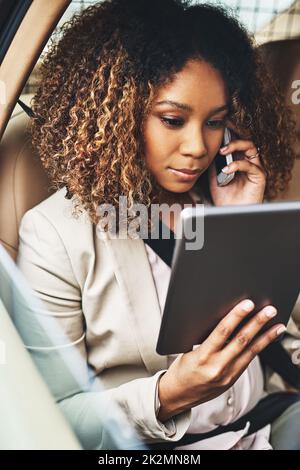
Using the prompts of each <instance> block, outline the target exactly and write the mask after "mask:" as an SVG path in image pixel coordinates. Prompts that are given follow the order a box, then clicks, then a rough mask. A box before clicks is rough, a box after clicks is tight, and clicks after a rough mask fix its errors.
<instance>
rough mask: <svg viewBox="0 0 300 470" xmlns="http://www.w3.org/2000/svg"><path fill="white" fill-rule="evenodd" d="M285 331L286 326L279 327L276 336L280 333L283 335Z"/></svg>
mask: <svg viewBox="0 0 300 470" xmlns="http://www.w3.org/2000/svg"><path fill="white" fill-rule="evenodd" d="M285 331H286V326H283V325H282V326H280V327H279V328H277V331H276V333H277V336H279V335H281V334H282V333H284V332H285Z"/></svg>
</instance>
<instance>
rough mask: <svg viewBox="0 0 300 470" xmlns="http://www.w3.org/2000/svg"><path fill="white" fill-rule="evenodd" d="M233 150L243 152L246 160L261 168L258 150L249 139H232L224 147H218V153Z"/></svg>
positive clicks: (223, 153)
mask: <svg viewBox="0 0 300 470" xmlns="http://www.w3.org/2000/svg"><path fill="white" fill-rule="evenodd" d="M233 152H244V156H245V158H246V159H248V158H249V160H248V161H250V162H251V163H254V164H255V165H257V166H259V167H260V168H263V167H262V163H261V160H260V156H259V151H258V149H257V147H256V146H255V145H254V143H253V142H252V141H251V140H234V141H231V142H230V143H229V144H228V145H226V147H222V149H220V153H221V154H222V155H224V156H225V155H228V154H229V153H233Z"/></svg>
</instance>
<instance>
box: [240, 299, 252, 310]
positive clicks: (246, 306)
mask: <svg viewBox="0 0 300 470" xmlns="http://www.w3.org/2000/svg"><path fill="white" fill-rule="evenodd" d="M253 308H254V303H253V302H252V300H248V299H247V300H245V301H244V302H243V303H242V309H243V310H245V312H251V310H253Z"/></svg>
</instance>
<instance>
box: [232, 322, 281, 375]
mask: <svg viewBox="0 0 300 470" xmlns="http://www.w3.org/2000/svg"><path fill="white" fill-rule="evenodd" d="M285 331H286V327H285V326H284V325H283V324H277V325H275V326H273V327H272V328H270V329H269V330H268V331H266V332H265V333H263V334H262V335H261V336H259V338H257V339H256V340H255V341H253V342H252V343H251V344H250V345H249V346H248V347H247V348H246V349H245V350H244V352H243V353H242V354H241V355H240V357H239V358H238V359H236V361H235V368H236V370H239V371H240V370H241V369H243V370H244V369H246V368H247V367H248V365H249V364H250V362H251V361H252V360H253V359H254V358H255V356H257V355H258V354H259V353H260V352H261V351H263V350H264V349H265V348H266V347H267V346H269V344H271V343H272V342H273V341H275V339H277V338H278V336H280V335H282V333H284V332H285Z"/></svg>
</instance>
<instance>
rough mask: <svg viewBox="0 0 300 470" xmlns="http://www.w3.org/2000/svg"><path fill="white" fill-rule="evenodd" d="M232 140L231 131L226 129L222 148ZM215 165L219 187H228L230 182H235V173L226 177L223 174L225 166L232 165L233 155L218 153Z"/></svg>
mask: <svg viewBox="0 0 300 470" xmlns="http://www.w3.org/2000/svg"><path fill="white" fill-rule="evenodd" d="M231 140H232V133H231V131H230V130H229V129H228V128H227V127H226V128H225V131H224V138H223V142H222V147H225V145H228V144H229V142H231ZM214 161H215V165H216V171H217V183H218V186H226V184H228V183H230V181H232V180H233V178H234V176H235V173H231V174H230V175H226V173H223V172H222V170H223V168H225V166H227V165H229V164H230V163H232V162H233V156H232V154H231V153H229V154H228V155H226V156H225V155H221V154H220V153H217V155H216V157H215V160H214Z"/></svg>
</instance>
